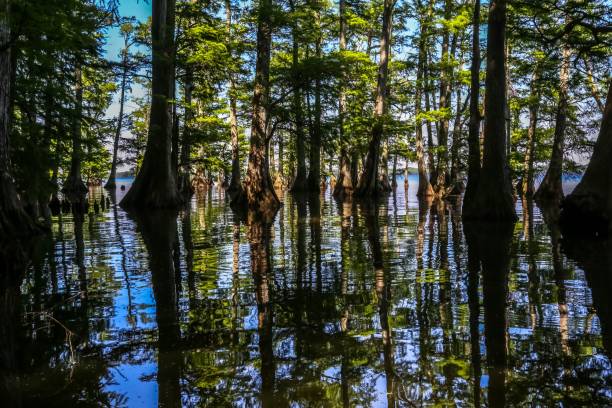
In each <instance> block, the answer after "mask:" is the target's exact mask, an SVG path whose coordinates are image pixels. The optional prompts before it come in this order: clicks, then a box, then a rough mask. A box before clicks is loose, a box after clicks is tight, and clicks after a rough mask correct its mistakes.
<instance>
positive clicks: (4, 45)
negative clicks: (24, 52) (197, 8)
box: [0, 0, 35, 241]
mask: <svg viewBox="0 0 612 408" xmlns="http://www.w3.org/2000/svg"><path fill="white" fill-rule="evenodd" d="M9 3H10V2H9V0H0V47H1V48H0V240H2V241H4V240H5V239H6V238H9V239H13V238H15V237H18V236H27V235H30V234H32V233H33V232H34V231H35V226H34V222H33V221H32V219H31V218H30V217H29V216H28V215H27V214H26V212H25V211H24V209H23V205H22V203H21V200H20V199H19V196H18V194H17V191H16V189H15V184H14V181H13V176H12V174H11V162H10V153H9V133H10V121H11V89H12V88H11V72H12V59H11V47H10V41H11V30H10V21H9V12H10V5H9Z"/></svg>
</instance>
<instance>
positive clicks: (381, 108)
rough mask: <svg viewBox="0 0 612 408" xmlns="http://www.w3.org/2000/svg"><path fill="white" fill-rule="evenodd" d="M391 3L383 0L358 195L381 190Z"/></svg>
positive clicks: (373, 195)
mask: <svg viewBox="0 0 612 408" xmlns="http://www.w3.org/2000/svg"><path fill="white" fill-rule="evenodd" d="M393 4H394V3H393V1H392V0H385V2H384V9H383V24H382V33H381V38H380V60H379V63H378V78H377V85H376V104H375V106H374V124H373V126H372V137H371V139H370V144H369V146H368V155H367V157H366V161H365V165H364V168H363V171H362V173H361V177H360V179H359V183H358V185H357V189H356V191H355V192H356V193H357V194H358V195H360V196H363V197H366V196H368V197H375V196H377V195H378V194H379V193H380V192H381V191H380V186H379V180H378V166H379V162H380V150H381V149H380V147H381V146H380V145H381V141H382V136H383V131H384V126H383V120H384V117H383V115H384V114H385V112H386V99H387V76H388V71H389V70H388V67H389V50H390V45H391V44H390V41H391V26H392V15H393Z"/></svg>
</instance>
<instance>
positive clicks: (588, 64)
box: [583, 57, 604, 113]
mask: <svg viewBox="0 0 612 408" xmlns="http://www.w3.org/2000/svg"><path fill="white" fill-rule="evenodd" d="M583 61H584V66H585V68H586V71H587V81H588V83H589V89H590V90H591V95H593V99H595V103H596V104H597V107H598V108H599V111H600V112H601V113H603V112H604V104H603V103H602V102H601V97H600V96H599V90H598V89H597V86H596V85H595V81H593V66H592V64H591V61H590V60H589V58H588V57H584V58H583Z"/></svg>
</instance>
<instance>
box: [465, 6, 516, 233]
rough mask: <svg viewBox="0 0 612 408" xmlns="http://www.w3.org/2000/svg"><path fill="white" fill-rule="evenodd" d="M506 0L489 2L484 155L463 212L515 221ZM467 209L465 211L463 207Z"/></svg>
mask: <svg viewBox="0 0 612 408" xmlns="http://www.w3.org/2000/svg"><path fill="white" fill-rule="evenodd" d="M505 42H506V0H493V1H491V3H490V6H489V24H488V33H487V79H486V94H485V130H484V156H483V163H482V172H481V174H480V177H479V181H478V193H477V196H476V199H475V206H474V207H471V206H470V207H469V208H467V209H464V216H465V217H467V218H472V219H482V220H490V221H514V220H515V219H516V213H515V211H514V201H513V197H512V186H511V185H510V174H509V169H508V167H507V162H506V128H505V116H504V107H505V106H506V101H505V99H506V68H505V67H506V55H505V54H506V53H505V50H506V49H505ZM466 210H467V211H466Z"/></svg>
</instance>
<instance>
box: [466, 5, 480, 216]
mask: <svg viewBox="0 0 612 408" xmlns="http://www.w3.org/2000/svg"><path fill="white" fill-rule="evenodd" d="M479 100H480V0H475V2H474V15H473V21H472V66H471V67H470V122H469V130H468V174H467V185H466V187H465V194H464V196H463V214H472V213H474V212H475V211H476V209H475V208H474V204H475V201H476V193H477V191H478V179H479V177H480V108H479V106H478V103H479Z"/></svg>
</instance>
